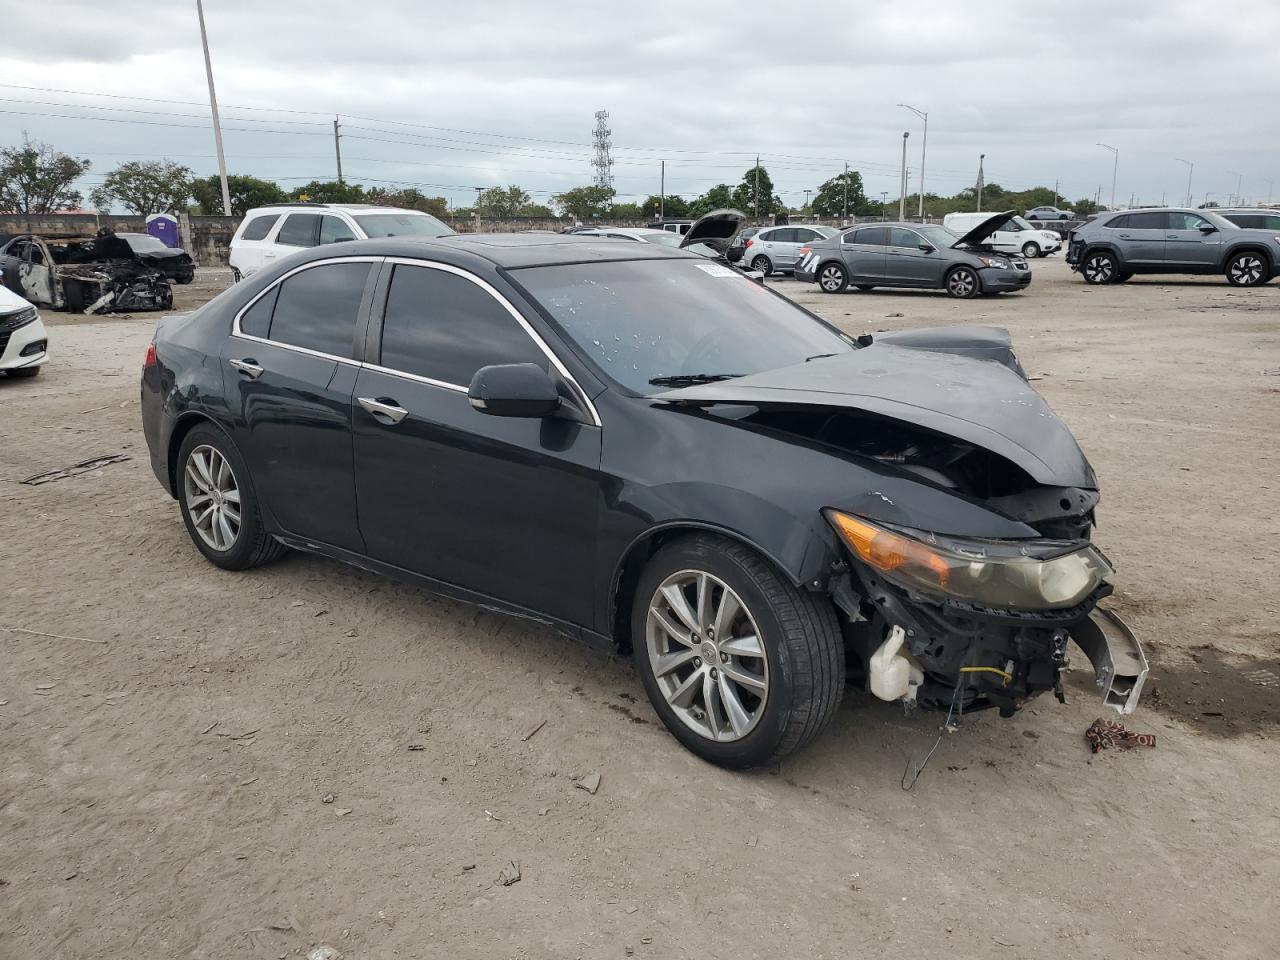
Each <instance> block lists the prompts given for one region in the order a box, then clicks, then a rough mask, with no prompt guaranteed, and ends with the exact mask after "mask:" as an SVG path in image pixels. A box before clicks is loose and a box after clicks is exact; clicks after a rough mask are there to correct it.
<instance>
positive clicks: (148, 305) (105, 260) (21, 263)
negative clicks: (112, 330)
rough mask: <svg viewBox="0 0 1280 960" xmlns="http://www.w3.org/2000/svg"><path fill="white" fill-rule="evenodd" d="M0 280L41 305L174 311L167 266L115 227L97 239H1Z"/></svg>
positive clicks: (92, 310) (80, 309) (97, 310)
mask: <svg viewBox="0 0 1280 960" xmlns="http://www.w3.org/2000/svg"><path fill="white" fill-rule="evenodd" d="M0 280H2V281H3V283H4V285H5V286H6V287H7V288H8V289H10V290H12V291H13V292H14V293H16V294H18V295H19V296H21V297H25V298H26V299H28V300H30V301H31V302H32V303H35V304H37V305H39V306H47V307H52V308H54V309H56V310H68V311H71V312H76V313H107V312H112V311H130V310H168V309H169V308H170V307H171V306H173V288H172V287H171V286H170V285H169V279H168V278H167V277H166V275H165V271H164V270H163V269H160V268H158V267H156V266H154V265H153V264H150V263H148V262H146V261H144V260H142V259H140V258H139V257H138V255H137V254H136V253H135V252H134V250H133V248H132V247H131V246H130V245H129V243H128V242H126V241H125V240H124V239H122V238H120V237H118V236H116V235H115V233H113V232H112V231H111V230H109V229H106V228H104V229H102V230H100V231H98V234H97V235H96V236H94V237H92V238H83V237H50V236H38V235H34V234H22V235H19V236H14V237H6V238H3V240H2V241H0Z"/></svg>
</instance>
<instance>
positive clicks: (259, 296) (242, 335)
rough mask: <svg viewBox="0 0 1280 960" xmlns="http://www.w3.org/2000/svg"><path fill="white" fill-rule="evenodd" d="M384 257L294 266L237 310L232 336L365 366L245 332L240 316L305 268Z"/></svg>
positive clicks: (311, 355)
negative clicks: (241, 326) (241, 327)
mask: <svg viewBox="0 0 1280 960" xmlns="http://www.w3.org/2000/svg"><path fill="white" fill-rule="evenodd" d="M383 259H384V258H383V257H368V256H366V257H358V256H352V257H331V258H330V259H327V260H316V261H314V262H312V263H304V264H301V265H300V266H297V267H294V268H293V269H292V270H290V271H289V272H288V273H286V274H283V275H281V276H279V277H277V278H276V279H275V280H274V281H273V282H271V283H269V284H268V285H267V286H265V287H263V288H262V289H261V290H260V291H258V294H257V295H256V296H255V297H254V298H253V299H252V300H250V301H249V302H248V303H246V304H245V305H244V306H243V307H241V308H240V309H239V310H238V311H236V315H235V319H234V320H232V321H231V336H233V337H235V338H236V339H238V340H248V341H250V342H252V343H265V344H267V345H269V346H272V347H279V348H280V349H282V350H292V351H293V352H294V353H302V354H305V355H307V356H309V357H319V358H320V359H322V360H336V361H337V362H338V363H345V364H346V365H347V366H349V367H359V366H363V364H361V363H360V362H359V361H358V360H353V359H352V358H351V357H339V356H335V355H334V354H332V353H324V352H322V351H320V350H312V349H311V348H309V347H300V346H298V345H297V344H293V343H282V342H281V341H279V340H271V339H269V338H267V337H256V336H254V335H253V334H251V333H245V332H244V331H243V330H241V329H240V318H241V317H243V316H244V315H245V314H246V313H248V312H249V310H251V309H252V308H253V305H254V304H255V303H257V302H258V301H259V300H261V299H262V298H263V297H265V296H266V295H267V294H268V293H270V292H271V291H272V290H274V289H275V288H276V287H278V286H280V284H282V283H284V282H285V281H286V280H288V279H289V278H290V277H292V276H295V275H297V274H299V273H301V272H302V271H304V270H311V269H312V268H314V267H324V266H328V265H330V264H334V263H381V262H382V261H383ZM358 322H359V321H357V323H358Z"/></svg>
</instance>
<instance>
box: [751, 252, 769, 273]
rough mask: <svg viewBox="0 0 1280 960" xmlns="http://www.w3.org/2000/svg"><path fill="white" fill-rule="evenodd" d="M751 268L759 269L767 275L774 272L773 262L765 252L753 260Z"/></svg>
mask: <svg viewBox="0 0 1280 960" xmlns="http://www.w3.org/2000/svg"><path fill="white" fill-rule="evenodd" d="M751 269H752V270H759V271H760V272H761V273H763V274H764V275H765V276H766V277H767V276H769V275H771V274H772V273H773V262H772V261H771V260H770V259H769V258H768V257H766V256H764V255H763V254H761V255H760V256H758V257H756V258H755V259H754V260H752V261H751Z"/></svg>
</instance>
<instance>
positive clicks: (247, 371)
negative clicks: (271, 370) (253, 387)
mask: <svg viewBox="0 0 1280 960" xmlns="http://www.w3.org/2000/svg"><path fill="white" fill-rule="evenodd" d="M228 362H229V363H230V364H231V365H232V366H233V367H235V368H236V369H237V370H239V371H240V372H241V373H243V374H244V375H245V376H246V377H249V378H250V379H252V380H257V379H258V378H259V377H260V376H262V367H260V366H258V364H257V362H256V361H254V360H250V359H247V358H246V359H244V360H230V361H228Z"/></svg>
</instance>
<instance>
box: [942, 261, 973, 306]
mask: <svg viewBox="0 0 1280 960" xmlns="http://www.w3.org/2000/svg"><path fill="white" fill-rule="evenodd" d="M944 286H945V287H946V290H947V296H949V297H955V298H956V299H958V300H970V299H972V298H973V297H976V296H977V295H978V294H979V293H981V292H982V280H981V279H979V277H978V271H977V270H974V269H973V267H966V266H963V265H962V266H959V267H955V268H954V269H953V270H952V271H951V272H950V273H948V274H947V279H946V280H945V281H944Z"/></svg>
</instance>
